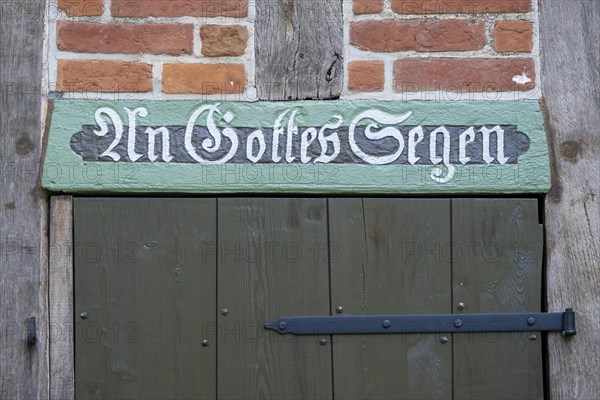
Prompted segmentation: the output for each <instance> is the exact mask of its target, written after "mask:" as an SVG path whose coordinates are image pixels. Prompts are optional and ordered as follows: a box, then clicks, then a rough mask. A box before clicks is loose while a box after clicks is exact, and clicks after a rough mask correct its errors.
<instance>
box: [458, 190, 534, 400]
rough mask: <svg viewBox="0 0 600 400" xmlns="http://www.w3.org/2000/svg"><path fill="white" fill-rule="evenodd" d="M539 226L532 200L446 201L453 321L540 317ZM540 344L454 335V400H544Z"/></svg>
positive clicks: (530, 338) (504, 336)
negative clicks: (465, 316)
mask: <svg viewBox="0 0 600 400" xmlns="http://www.w3.org/2000/svg"><path fill="white" fill-rule="evenodd" d="M538 218H539V217H538V202H537V200H534V199H506V200H503V199H455V200H452V243H453V246H452V247H453V257H452V260H453V265H452V285H453V293H452V296H453V303H454V304H453V306H454V312H455V313H457V314H460V313H500V312H527V311H537V312H539V311H541V299H542V293H541V283H542V255H543V231H542V226H541V225H540V223H539V219H538ZM459 303H463V304H464V309H462V310H461V308H462V307H459V306H458V305H459ZM541 342H542V341H541V335H540V333H539V332H538V333H523V332H517V333H510V332H509V333H477V334H468V333H464V334H455V335H454V348H453V350H454V368H453V369H454V397H455V398H456V399H541V398H543V369H542V368H543V364H542V346H541Z"/></svg>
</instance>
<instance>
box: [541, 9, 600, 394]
mask: <svg viewBox="0 0 600 400" xmlns="http://www.w3.org/2000/svg"><path fill="white" fill-rule="evenodd" d="M599 25H600V8H599V7H598V2H597V1H596V0H576V1H575V0H569V1H541V2H540V37H541V38H542V60H541V61H542V79H543V80H542V90H543V94H544V100H545V105H546V107H547V115H546V117H547V118H546V128H547V132H548V137H549V141H550V153H551V165H552V175H553V176H552V189H551V191H550V193H549V194H548V196H547V197H546V237H547V254H548V256H547V257H548V258H547V293H548V309H549V310H550V311H556V310H563V309H564V308H565V307H573V308H574V309H575V311H576V312H577V335H576V336H574V337H573V338H571V339H569V340H566V339H564V338H563V337H561V336H560V335H553V334H551V335H549V340H548V347H549V366H550V368H549V369H550V371H549V373H550V376H549V384H550V396H551V398H553V399H592V398H597V397H598V393H600V380H599V379H598V370H600V358H599V357H598V343H599V341H598V332H599V331H600V297H599V296H598V293H599V292H600V268H599V266H600V208H599V207H598V204H599V203H600V179H598V175H599V174H600V154H599V153H600V132H599V131H600V113H599V112H598V108H599V107H600V94H599V91H598V88H599V87H600V72H599V70H598V66H599V65H600V50H599V49H600V47H599V46H598V43H600V30H599V29H598V26H599Z"/></svg>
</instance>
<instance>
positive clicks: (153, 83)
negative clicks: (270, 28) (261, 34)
mask: <svg viewBox="0 0 600 400" xmlns="http://www.w3.org/2000/svg"><path fill="white" fill-rule="evenodd" d="M50 7H51V9H54V10H55V12H54V15H55V18H53V19H51V20H50V26H49V40H48V47H49V59H48V79H49V82H50V90H52V91H55V92H60V93H63V94H62V95H63V96H64V95H65V94H64V93H67V94H68V95H70V96H72V97H83V98H110V99H114V98H165V97H169V96H170V97H175V98H176V97H178V96H181V95H185V96H187V97H200V96H206V97H211V96H218V97H219V98H223V97H224V98H226V99H227V100H245V99H246V98H247V99H249V100H252V96H253V93H252V88H253V82H254V44H253V31H254V27H253V23H252V21H253V16H252V15H251V14H250V7H249V4H248V0H220V1H214V0H186V1H185V2H183V1H173V0H52V2H51V5H50ZM111 93H121V94H127V96H118V97H117V96H111V95H109V94H111ZM254 97H255V95H254Z"/></svg>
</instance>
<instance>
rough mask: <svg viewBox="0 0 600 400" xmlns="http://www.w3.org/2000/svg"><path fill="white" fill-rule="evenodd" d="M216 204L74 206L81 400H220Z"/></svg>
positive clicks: (89, 202)
mask: <svg viewBox="0 0 600 400" xmlns="http://www.w3.org/2000/svg"><path fill="white" fill-rule="evenodd" d="M215 204H216V200H215V199H135V198H127V199H125V198H121V199H102V198H87V199H86V198H76V199H75V204H74V206H75V207H74V221H75V226H74V228H75V236H74V237H75V267H74V268H75V315H76V322H77V326H76V331H75V343H76V353H75V357H76V362H75V366H76V375H75V385H76V397H77V398H81V399H83V398H103V399H124V398H127V399H167V398H169V399H171V398H194V399H199V398H202V399H213V398H214V397H215V395H216V392H215V390H216V385H215V382H216V375H215V373H216V371H215V362H216V345H215V344H216V343H215V341H216V338H215V307H216V293H215V279H216V264H215V255H214V253H211V252H210V251H207V250H206V249H207V246H212V245H213V244H214V243H215V241H216V237H215V235H216V208H215ZM208 248H210V247H208ZM82 312H87V314H88V318H87V319H81V318H80V317H79V316H80V315H81V313H82ZM202 339H208V340H209V345H208V346H206V347H204V346H202V344H201V341H202Z"/></svg>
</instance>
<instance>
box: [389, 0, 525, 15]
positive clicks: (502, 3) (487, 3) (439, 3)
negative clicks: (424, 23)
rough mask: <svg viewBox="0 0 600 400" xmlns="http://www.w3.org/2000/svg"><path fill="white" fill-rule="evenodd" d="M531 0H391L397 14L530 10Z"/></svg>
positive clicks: (520, 11)
mask: <svg viewBox="0 0 600 400" xmlns="http://www.w3.org/2000/svg"><path fill="white" fill-rule="evenodd" d="M531 1H532V0H392V10H394V12H396V13H398V14H479V13H504V12H509V13H517V12H519V13H523V12H529V11H531Z"/></svg>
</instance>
